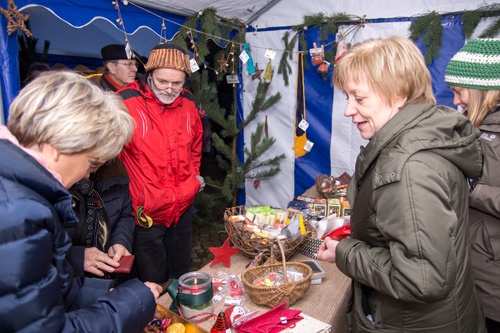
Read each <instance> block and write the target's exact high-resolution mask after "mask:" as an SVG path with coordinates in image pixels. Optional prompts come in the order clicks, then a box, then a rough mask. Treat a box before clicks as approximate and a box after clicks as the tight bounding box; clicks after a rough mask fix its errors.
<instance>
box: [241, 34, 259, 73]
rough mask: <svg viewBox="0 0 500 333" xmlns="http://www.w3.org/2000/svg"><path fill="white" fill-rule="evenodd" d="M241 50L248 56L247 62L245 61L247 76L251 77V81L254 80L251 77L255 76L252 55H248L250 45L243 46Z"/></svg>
mask: <svg viewBox="0 0 500 333" xmlns="http://www.w3.org/2000/svg"><path fill="white" fill-rule="evenodd" d="M243 50H245V52H246V53H247V55H248V60H247V74H248V75H252V80H255V79H254V78H253V75H254V74H255V66H254V64H253V58H252V55H251V54H250V45H249V44H248V43H245V44H243ZM259 76H260V75H259Z"/></svg>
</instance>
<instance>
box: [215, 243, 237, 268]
mask: <svg viewBox="0 0 500 333" xmlns="http://www.w3.org/2000/svg"><path fill="white" fill-rule="evenodd" d="M208 250H209V251H210V252H212V253H213V254H214V256H215V258H214V260H212V262H211V263H210V267H212V266H215V265H217V264H218V263H223V264H224V266H226V267H231V257H232V256H233V255H235V254H236V253H238V251H239V250H238V249H237V248H234V247H233V248H231V247H230V239H229V237H228V238H227V239H226V240H225V241H224V243H223V244H222V246H221V247H209V248H208Z"/></svg>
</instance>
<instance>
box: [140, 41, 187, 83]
mask: <svg viewBox="0 0 500 333" xmlns="http://www.w3.org/2000/svg"><path fill="white" fill-rule="evenodd" d="M157 68H173V69H177V70H180V71H183V72H185V73H186V74H187V76H189V75H191V67H190V64H189V55H188V54H187V53H186V52H185V51H184V50H183V49H182V48H180V47H179V46H177V45H174V44H170V43H163V44H158V45H156V46H155V47H153V49H152V50H151V53H150V54H149V58H148V62H147V64H146V66H145V69H146V72H149V71H152V70H153V69H157Z"/></svg>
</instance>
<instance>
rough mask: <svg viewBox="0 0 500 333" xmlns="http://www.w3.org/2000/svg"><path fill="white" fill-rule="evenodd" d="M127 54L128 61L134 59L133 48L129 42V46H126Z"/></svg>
mask: <svg viewBox="0 0 500 333" xmlns="http://www.w3.org/2000/svg"><path fill="white" fill-rule="evenodd" d="M125 54H126V55H127V59H132V48H131V47H130V43H128V42H127V45H125Z"/></svg>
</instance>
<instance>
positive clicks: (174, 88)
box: [150, 75, 184, 92]
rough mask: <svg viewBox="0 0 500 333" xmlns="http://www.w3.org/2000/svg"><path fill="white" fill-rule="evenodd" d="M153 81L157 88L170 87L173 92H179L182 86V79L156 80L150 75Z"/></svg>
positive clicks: (164, 88)
mask: <svg viewBox="0 0 500 333" xmlns="http://www.w3.org/2000/svg"><path fill="white" fill-rule="evenodd" d="M150 78H152V80H153V83H154V85H155V87H156V89H158V90H167V89H171V90H172V91H173V92H180V91H181V90H182V89H183V88H184V81H176V82H169V81H164V80H157V79H156V78H155V77H154V75H151V76H150Z"/></svg>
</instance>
